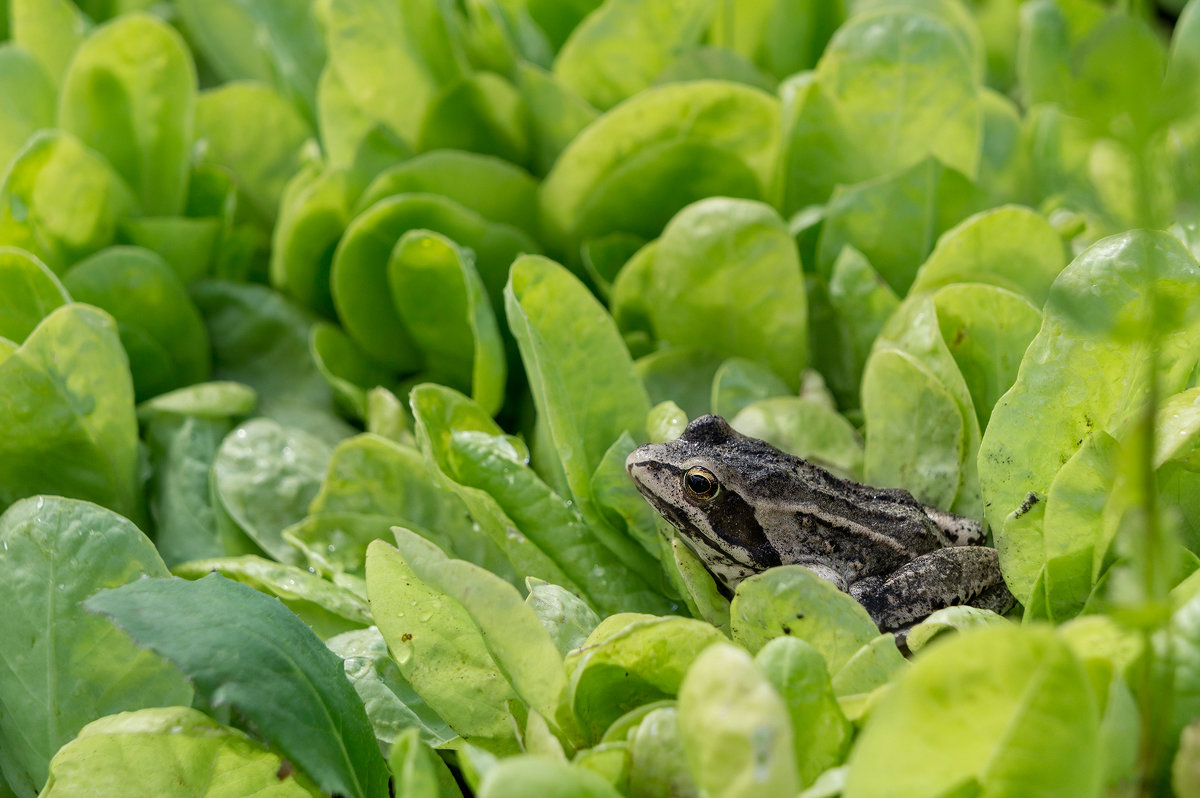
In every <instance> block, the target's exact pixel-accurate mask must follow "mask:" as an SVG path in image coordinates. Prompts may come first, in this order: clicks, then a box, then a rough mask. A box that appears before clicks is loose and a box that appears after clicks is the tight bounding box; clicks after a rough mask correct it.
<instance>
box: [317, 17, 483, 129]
mask: <svg viewBox="0 0 1200 798" xmlns="http://www.w3.org/2000/svg"><path fill="white" fill-rule="evenodd" d="M442 8H443V7H442V5H441V3H439V2H437V0H402V2H388V0H367V2H364V1H363V0H330V2H328V3H326V4H325V13H324V23H325V36H326V43H327V46H328V48H329V66H328V67H327V69H329V70H332V71H333V72H334V73H336V75H337V77H338V80H339V81H340V82H341V84H342V85H343V86H344V87H345V89H346V91H347V92H348V94H349V98H350V99H351V101H352V102H353V104H354V105H356V106H358V107H359V108H360V109H362V111H363V112H364V113H366V114H368V115H369V116H370V117H371V118H372V119H374V120H376V121H378V122H379V123H382V124H383V125H385V126H386V127H387V128H388V130H389V131H390V132H391V133H392V134H394V135H396V136H399V137H400V138H401V139H403V140H404V141H406V142H407V143H408V144H410V145H411V144H415V143H416V141H417V136H418V131H419V128H420V123H421V120H422V119H423V118H424V115H425V111H426V109H427V108H428V106H429V103H430V100H431V99H432V97H433V95H434V94H435V93H436V92H437V90H438V88H440V87H441V86H444V85H446V84H448V83H450V82H452V81H453V80H455V79H456V78H458V77H460V76H461V75H462V74H463V73H464V71H465V69H466V63H465V58H464V55H463V53H462V51H461V48H460V44H459V42H457V41H455V39H454V38H453V36H452V34H451V30H450V26H449V25H448V24H447V22H448V20H447V19H445V18H444V16H443V14H442ZM398 85H403V86H404V91H403V92H397V91H396V90H395V87H396V86H398Z"/></svg>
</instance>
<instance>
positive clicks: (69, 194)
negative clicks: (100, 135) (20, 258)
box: [0, 130, 137, 274]
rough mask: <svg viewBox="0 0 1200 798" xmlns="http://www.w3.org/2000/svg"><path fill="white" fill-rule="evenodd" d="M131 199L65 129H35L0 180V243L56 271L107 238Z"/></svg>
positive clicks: (108, 241) (133, 207)
mask: <svg viewBox="0 0 1200 798" xmlns="http://www.w3.org/2000/svg"><path fill="white" fill-rule="evenodd" d="M136 209H137V200H136V199H135V198H134V195H133V193H132V192H131V191H130V190H129V187H128V186H127V185H126V184H125V182H124V181H123V180H122V179H121V176H120V175H118V174H117V173H116V172H115V171H113V168H112V167H111V166H109V164H108V162H107V161H105V160H104V159H103V158H102V157H101V156H100V155H99V154H97V153H96V152H94V151H93V150H90V149H88V148H87V147H85V146H84V145H83V144H82V143H81V142H80V141H79V140H78V139H76V138H75V137H74V136H72V135H71V134H69V133H67V132H65V131H59V130H54V131H51V130H47V131H42V132H39V133H37V134H36V135H34V136H33V138H31V139H30V140H29V141H28V143H26V145H25V146H24V147H23V148H22V149H21V151H20V152H18V153H17V154H16V156H15V157H14V158H13V160H12V162H11V163H10V164H9V165H8V171H7V172H6V173H5V175H4V177H3V182H2V183H0V246H16V247H21V248H22V249H26V250H28V251H29V252H30V253H31V254H33V255H34V256H36V257H37V258H38V259H40V260H41V261H42V262H43V263H45V264H46V265H47V266H49V267H50V269H51V270H52V271H53V272H55V273H56V274H61V273H62V272H64V271H66V269H67V267H68V266H70V265H71V264H72V263H75V262H76V261H78V260H80V259H81V258H85V257H87V256H88V255H90V254H92V253H93V252H95V251H97V250H99V249H102V248H103V247H106V246H108V245H109V244H111V243H113V239H114V237H115V236H116V231H117V223H118V222H119V221H120V220H122V219H124V218H125V217H127V216H129V215H131V214H133V213H134V212H135V210H136Z"/></svg>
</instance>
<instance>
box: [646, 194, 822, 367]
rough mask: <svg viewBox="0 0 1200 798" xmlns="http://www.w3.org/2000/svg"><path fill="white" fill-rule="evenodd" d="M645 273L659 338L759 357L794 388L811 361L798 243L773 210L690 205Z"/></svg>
mask: <svg viewBox="0 0 1200 798" xmlns="http://www.w3.org/2000/svg"><path fill="white" fill-rule="evenodd" d="M735 253H736V254H735ZM649 269H650V274H649V276H648V278H647V286H646V288H647V290H648V291H649V292H650V295H651V296H653V297H654V302H653V304H652V305H651V307H650V323H651V326H652V329H653V332H654V334H655V336H656V337H658V338H659V339H661V340H663V341H666V342H668V343H670V344H671V345H673V346H680V347H688V346H692V347H698V348H702V349H706V350H708V351H711V352H713V353H714V354H716V355H717V356H719V357H721V358H726V357H745V358H748V359H751V360H757V361H759V362H762V363H764V365H767V366H769V367H770V368H771V369H772V370H773V371H774V372H775V373H776V374H778V375H779V376H780V377H782V378H783V379H784V381H785V382H787V383H789V384H791V385H796V384H798V382H799V374H800V370H801V369H802V368H804V365H805V363H806V361H807V360H808V342H807V323H808V316H807V312H806V310H807V307H806V302H805V293H804V283H803V280H802V278H801V273H800V257H799V255H798V254H797V252H796V245H795V242H794V241H792V238H791V236H790V235H789V234H788V230H787V225H785V224H784V222H783V220H782V219H781V218H779V215H778V214H777V213H776V212H775V211H774V210H773V209H772V208H770V207H768V206H767V205H764V204H762V203H758V202H750V201H746V200H734V199H725V198H712V199H707V200H703V201H701V202H698V203H696V204H694V205H690V206H688V207H687V208H684V209H683V210H682V211H680V212H679V213H678V214H677V215H676V216H675V218H674V219H672V220H671V222H670V224H668V225H667V228H666V230H664V231H663V234H662V237H661V238H660V239H659V240H658V246H657V248H656V249H655V252H654V257H653V261H652V264H651V265H650V266H649ZM714 318H720V319H722V323H721V324H719V325H714V324H713V323H712V321H713V319H714Z"/></svg>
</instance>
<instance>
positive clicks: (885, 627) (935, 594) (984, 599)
mask: <svg viewBox="0 0 1200 798" xmlns="http://www.w3.org/2000/svg"><path fill="white" fill-rule="evenodd" d="M849 592H850V595H851V596H853V597H854V598H855V599H857V600H858V602H859V603H860V604H862V605H863V606H864V607H865V608H866V610H867V612H868V613H870V614H871V618H872V619H873V620H874V621H875V624H876V625H877V626H878V627H879V629H880V631H883V632H892V631H896V630H900V629H905V628H906V627H909V626H911V625H913V624H914V623H919V622H920V621H922V620H924V619H925V618H926V617H928V616H929V615H930V614H931V613H933V612H935V611H937V610H940V609H942V608H943V607H953V606H955V605H958V604H967V605H970V606H974V607H983V608H984V609H989V610H993V611H994V612H997V613H1003V612H1006V611H1007V610H1008V609H1009V608H1010V607H1012V605H1013V597H1012V594H1011V593H1009V592H1008V588H1007V587H1006V586H1005V584H1004V580H1003V579H1002V578H1001V576H1000V560H999V558H998V556H997V554H996V550H995V549H992V548H988V547H986V546H962V547H951V548H945V549H937V550H936V551H931V552H929V553H928V554H923V555H921V556H920V557H917V558H916V559H914V560H912V561H911V562H909V563H906V564H905V565H904V566H903V567H901V568H899V569H897V570H896V571H895V572H894V573H892V574H890V575H889V576H887V577H878V576H876V577H868V578H866V579H861V580H859V581H858V582H855V583H854V584H852V585H850V591H849Z"/></svg>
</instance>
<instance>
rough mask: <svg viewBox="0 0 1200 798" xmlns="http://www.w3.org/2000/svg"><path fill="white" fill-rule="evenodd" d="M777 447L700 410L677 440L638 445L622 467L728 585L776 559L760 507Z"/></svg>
mask: <svg viewBox="0 0 1200 798" xmlns="http://www.w3.org/2000/svg"><path fill="white" fill-rule="evenodd" d="M781 456H782V455H781V453H780V452H779V450H777V449H775V448H774V447H772V446H770V445H768V444H766V443H763V442H762V441H759V440H755V439H753V438H747V437H746V436H744V435H741V434H739V433H737V432H735V431H734V430H733V428H732V427H730V426H729V424H727V423H726V422H725V419H723V418H721V417H720V416H714V415H708V416H701V417H700V418H697V419H696V420H695V421H693V422H692V423H691V424H688V426H687V428H686V429H685V430H684V431H683V434H682V435H680V436H679V438H677V439H676V440H673V441H667V442H665V443H650V444H646V445H645V446H639V447H638V448H637V449H635V450H634V451H633V452H632V453H631V454H630V455H629V457H628V459H626V461H625V468H626V469H627V470H628V471H629V476H631V477H632V478H633V482H634V484H635V485H636V486H637V489H638V490H639V491H641V493H642V495H643V496H645V497H646V500H647V501H649V502H650V504H651V505H652V506H653V507H654V509H655V510H657V511H658V512H659V513H660V514H661V515H662V516H663V518H665V519H667V520H668V521H670V522H671V524H672V525H673V526H674V527H675V528H676V529H678V530H679V533H680V535H682V536H683V540H684V542H686V543H687V545H688V547H689V548H691V549H692V551H694V552H695V553H696V555H697V556H698V557H700V559H701V561H702V562H703V563H704V565H705V567H707V568H708V570H709V572H710V573H711V574H712V575H713V576H714V577H715V578H716V579H717V581H718V582H719V583H720V584H721V585H723V586H724V587H725V588H726V589H727V590H732V589H733V588H734V587H736V586H737V584H738V583H739V582H741V581H742V580H743V579H745V578H746V577H747V576H750V575H751V574H755V573H758V572H760V571H763V570H765V569H766V568H770V567H771V566H774V565H779V564H780V557H779V552H778V551H777V550H776V548H775V546H774V545H773V544H772V542H771V540H770V539H769V537H768V535H767V533H766V532H765V531H764V529H763V526H762V524H761V523H760V522H759V518H758V510H759V509H760V508H762V507H763V506H764V504H765V503H769V500H770V497H769V495H764V484H765V483H764V481H763V480H762V479H761V476H762V474H763V471H764V469H770V468H771V467H772V464H775V463H778V462H779V458H780V457H781Z"/></svg>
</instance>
